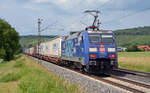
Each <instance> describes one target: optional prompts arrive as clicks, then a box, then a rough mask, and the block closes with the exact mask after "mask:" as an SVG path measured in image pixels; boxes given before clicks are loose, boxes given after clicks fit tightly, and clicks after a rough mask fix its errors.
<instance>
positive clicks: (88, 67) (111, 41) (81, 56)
mask: <svg viewBox="0 0 150 93" xmlns="http://www.w3.org/2000/svg"><path fill="white" fill-rule="evenodd" d="M85 13H90V14H92V13H96V14H95V15H94V14H92V15H94V18H95V19H94V22H93V24H92V26H89V27H87V28H86V29H85V30H83V31H78V32H73V33H71V34H70V35H68V36H65V37H63V38H62V44H61V48H62V49H61V50H62V51H61V53H62V54H61V55H62V56H61V60H62V62H64V63H66V64H68V65H69V66H73V67H76V68H80V69H81V70H83V71H86V72H89V73H109V72H110V71H111V70H112V69H113V68H118V62H117V51H116V47H117V46H116V39H115V36H114V34H113V32H112V31H110V30H99V24H100V23H99V20H97V18H98V13H99V11H95V10H92V11H85ZM96 21H97V26H95V25H96Z"/></svg>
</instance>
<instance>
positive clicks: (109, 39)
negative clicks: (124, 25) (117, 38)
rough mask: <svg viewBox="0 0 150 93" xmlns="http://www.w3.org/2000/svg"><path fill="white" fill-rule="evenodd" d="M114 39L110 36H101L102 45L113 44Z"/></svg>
mask: <svg viewBox="0 0 150 93" xmlns="http://www.w3.org/2000/svg"><path fill="white" fill-rule="evenodd" d="M113 42H114V39H113V36H112V35H102V43H113Z"/></svg>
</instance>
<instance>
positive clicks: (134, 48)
mask: <svg viewBox="0 0 150 93" xmlns="http://www.w3.org/2000/svg"><path fill="white" fill-rule="evenodd" d="M137 47H138V46H137V44H131V45H129V46H128V47H127V50H126V51H128V52H136V51H142V50H141V49H138V48H137Z"/></svg>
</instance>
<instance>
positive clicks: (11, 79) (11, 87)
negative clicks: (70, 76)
mask: <svg viewBox="0 0 150 93" xmlns="http://www.w3.org/2000/svg"><path fill="white" fill-rule="evenodd" d="M0 93H82V92H81V89H79V88H78V87H77V86H75V85H72V84H69V83H67V82H66V81H64V80H63V79H62V78H60V77H59V76H57V75H55V74H54V73H51V72H48V71H47V70H46V69H44V68H43V67H42V66H41V65H39V64H36V63H34V62H33V61H32V60H30V59H28V58H27V57H25V56H21V57H18V58H17V59H16V60H13V61H11V62H4V63H0Z"/></svg>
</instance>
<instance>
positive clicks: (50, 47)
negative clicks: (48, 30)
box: [36, 37, 62, 62]
mask: <svg viewBox="0 0 150 93" xmlns="http://www.w3.org/2000/svg"><path fill="white" fill-rule="evenodd" d="M61 38H62V37H55V38H53V39H51V40H49V41H47V42H43V43H41V44H40V45H39V50H38V46H36V57H39V58H41V59H44V60H47V61H53V62H60V57H61V40H62V39H61Z"/></svg>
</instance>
